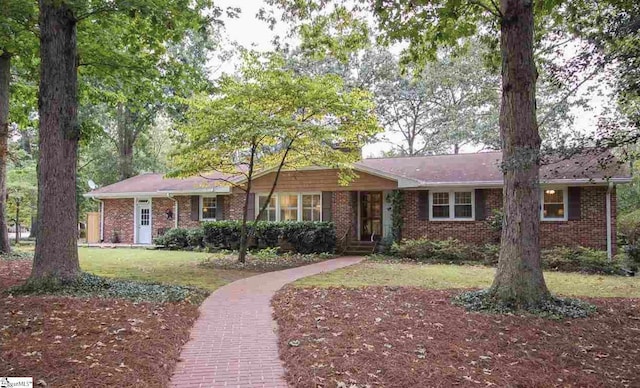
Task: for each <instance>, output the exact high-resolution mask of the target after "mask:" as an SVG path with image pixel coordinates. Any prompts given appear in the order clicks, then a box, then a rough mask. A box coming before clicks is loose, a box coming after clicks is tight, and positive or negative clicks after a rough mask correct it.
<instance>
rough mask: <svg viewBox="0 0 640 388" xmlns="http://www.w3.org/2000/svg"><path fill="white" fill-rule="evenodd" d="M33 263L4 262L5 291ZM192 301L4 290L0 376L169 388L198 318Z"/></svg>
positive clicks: (1, 285) (0, 266)
mask: <svg viewBox="0 0 640 388" xmlns="http://www.w3.org/2000/svg"><path fill="white" fill-rule="evenodd" d="M30 271H31V263H30V262H21V261H0V292H1V291H2V290H3V289H6V288H8V287H10V286H12V285H16V284H20V283H21V282H23V281H24V279H26V278H27V277H28V276H29V273H30ZM197 315H198V311H197V306H195V305H192V304H188V303H165V304H154V303H134V302H130V301H125V300H118V299H100V298H90V299H86V298H85V299H80V298H69V297H47V296H29V297H12V296H9V295H7V294H0V375H1V376H33V377H34V382H37V381H39V380H42V381H43V382H44V383H46V384H47V386H52V387H124V386H139V387H158V386H166V385H167V384H168V382H169V379H170V377H171V373H172V371H173V368H174V366H175V364H176V362H177V360H178V356H179V354H180V348H181V347H182V345H183V344H184V343H185V342H186V341H187V340H188V338H189V329H190V328H191V326H192V325H193V322H194V321H195V319H196V318H197Z"/></svg>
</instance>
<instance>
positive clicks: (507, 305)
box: [453, 290, 596, 319]
mask: <svg viewBox="0 0 640 388" xmlns="http://www.w3.org/2000/svg"><path fill="white" fill-rule="evenodd" d="M453 304H455V305H458V306H462V307H464V308H465V309H467V310H469V311H478V312H484V313H489V314H518V315H521V314H524V315H535V316H539V317H543V318H549V319H564V318H570V319H576V318H586V317H588V316H589V315H591V314H593V313H595V311H596V307H595V306H594V305H592V304H590V303H587V302H583V301H581V300H578V299H572V298H560V297H556V296H550V297H548V298H546V299H545V300H543V301H540V302H538V303H537V304H536V305H533V306H520V305H516V304H513V303H511V302H510V301H505V300H501V299H496V298H493V297H492V296H491V295H490V294H489V292H488V291H487V290H480V291H469V292H464V293H462V294H460V295H458V296H456V297H455V298H454V299H453Z"/></svg>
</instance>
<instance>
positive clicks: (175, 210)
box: [167, 193, 179, 228]
mask: <svg viewBox="0 0 640 388" xmlns="http://www.w3.org/2000/svg"><path fill="white" fill-rule="evenodd" d="M167 198H169V199H170V200H172V201H173V227H174V228H177V227H178V219H179V218H178V200H177V199H175V198H174V197H173V195H172V194H171V193H167Z"/></svg>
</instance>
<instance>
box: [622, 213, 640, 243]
mask: <svg viewBox="0 0 640 388" xmlns="http://www.w3.org/2000/svg"><path fill="white" fill-rule="evenodd" d="M617 224H618V225H617V226H618V234H619V236H620V237H621V239H622V240H623V242H625V243H628V244H636V243H638V242H640V209H639V210H636V211H633V212H631V213H628V214H624V215H621V216H619V217H618V222H617Z"/></svg>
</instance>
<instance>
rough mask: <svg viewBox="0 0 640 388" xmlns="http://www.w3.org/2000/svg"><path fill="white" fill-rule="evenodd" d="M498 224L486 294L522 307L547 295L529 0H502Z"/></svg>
mask: <svg viewBox="0 0 640 388" xmlns="http://www.w3.org/2000/svg"><path fill="white" fill-rule="evenodd" d="M500 7H501V10H502V14H503V19H502V26H501V51H502V104H501V107H500V133H501V137H502V152H503V169H504V189H503V194H504V213H505V218H504V224H503V228H502V242H501V246H500V259H499V262H498V269H497V272H496V276H495V279H494V281H493V285H492V286H491V289H490V296H491V297H493V298H494V299H496V300H498V301H500V302H506V303H510V304H513V305H514V306H519V307H527V306H532V305H536V304H538V303H539V302H540V301H542V300H544V299H545V298H547V297H548V296H549V291H548V290H547V286H546V284H545V281H544V277H543V275H542V267H541V263H540V239H539V236H540V234H539V229H540V210H539V206H540V184H539V169H540V156H539V153H540V135H539V134H538V125H537V122H536V106H535V85H536V78H537V73H536V68H535V64H534V60H533V1H532V0H502V1H501V2H500Z"/></svg>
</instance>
